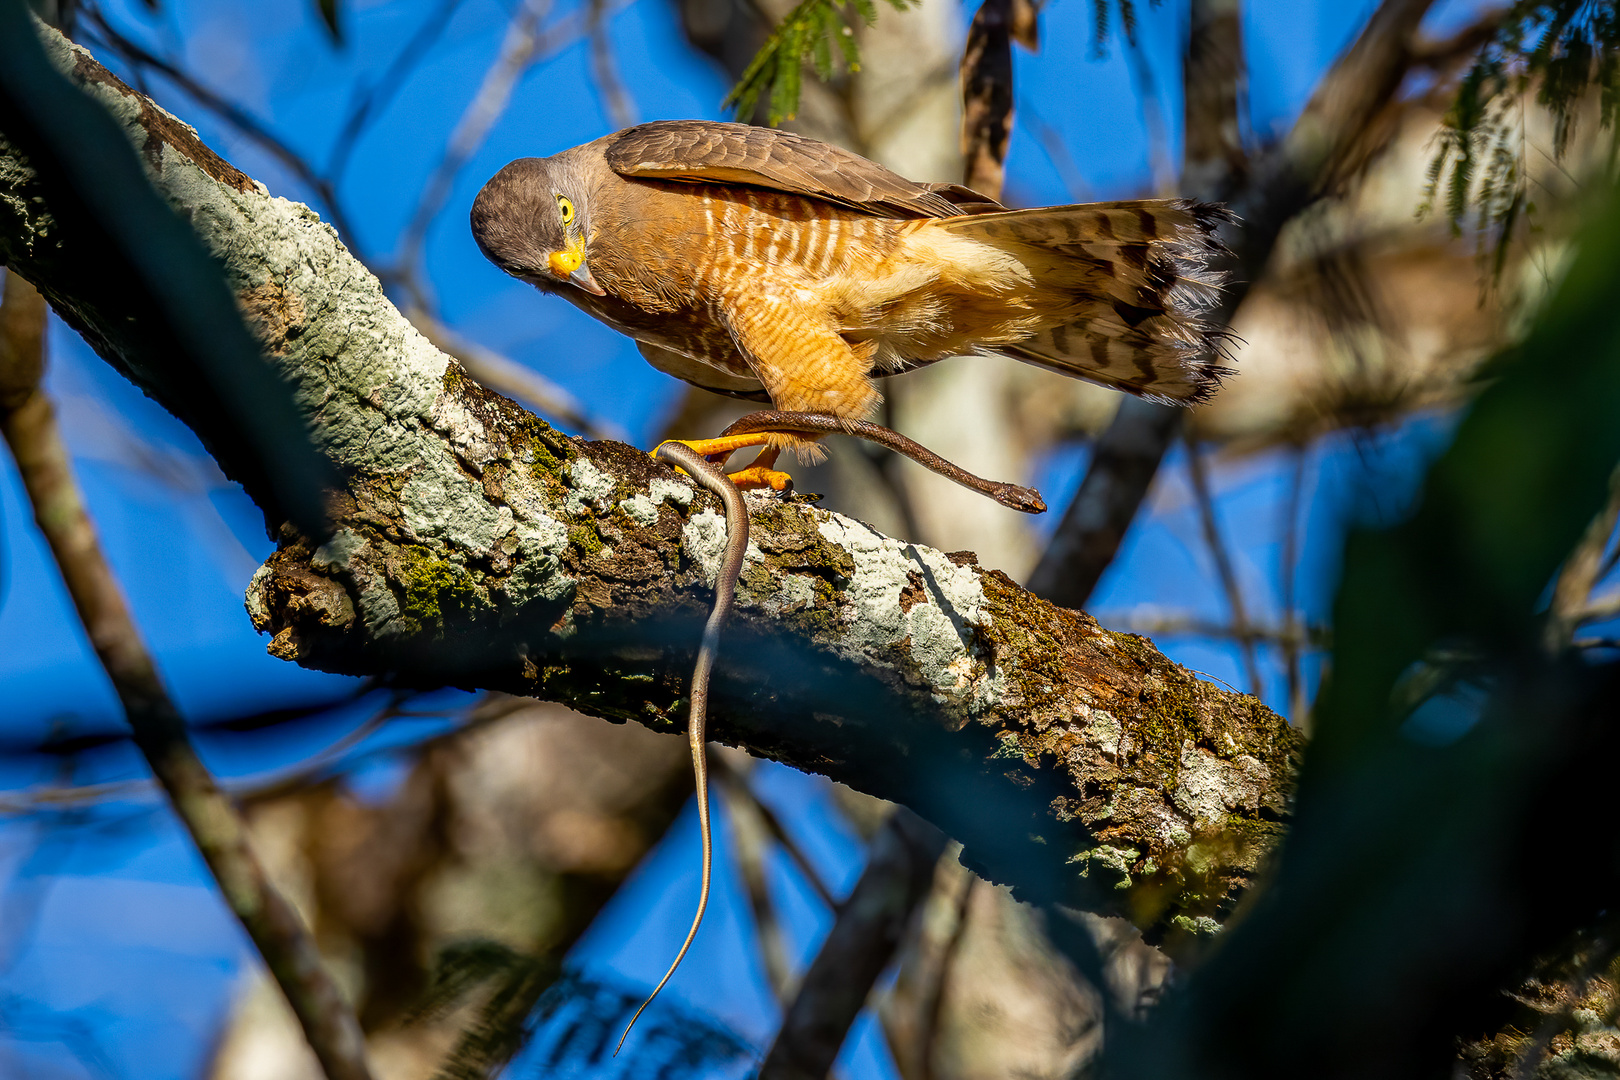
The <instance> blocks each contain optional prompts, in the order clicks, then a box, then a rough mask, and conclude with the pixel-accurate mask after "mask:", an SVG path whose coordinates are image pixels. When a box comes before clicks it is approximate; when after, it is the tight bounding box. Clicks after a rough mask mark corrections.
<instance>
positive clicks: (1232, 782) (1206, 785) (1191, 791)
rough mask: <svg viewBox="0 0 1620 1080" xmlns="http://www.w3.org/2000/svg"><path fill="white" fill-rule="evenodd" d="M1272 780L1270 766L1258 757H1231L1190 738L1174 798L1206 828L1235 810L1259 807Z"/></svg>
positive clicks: (1196, 823)
mask: <svg viewBox="0 0 1620 1080" xmlns="http://www.w3.org/2000/svg"><path fill="white" fill-rule="evenodd" d="M1270 783H1271V778H1270V775H1269V774H1268V772H1267V770H1266V767H1265V766H1264V765H1262V764H1261V763H1260V761H1259V760H1258V759H1257V758H1254V757H1252V756H1250V755H1248V754H1239V755H1238V756H1237V757H1236V758H1234V759H1233V760H1231V761H1227V760H1224V759H1222V758H1219V757H1217V756H1216V755H1214V754H1212V753H1210V752H1209V751H1208V750H1205V749H1203V748H1202V747H1199V746H1196V745H1194V744H1193V742H1192V741H1191V740H1188V741H1187V742H1185V743H1183V744H1182V747H1181V760H1180V772H1179V775H1178V777H1177V782H1176V788H1175V791H1174V792H1173V793H1172V794H1171V799H1172V801H1173V802H1174V803H1175V805H1176V807H1177V809H1179V810H1181V811H1182V812H1183V813H1185V814H1186V815H1187V816H1188V817H1189V818H1191V819H1192V822H1193V825H1194V827H1195V828H1199V829H1202V828H1206V827H1208V826H1210V825H1212V824H1219V823H1221V822H1224V821H1226V820H1227V818H1228V816H1229V815H1230V814H1231V812H1232V811H1235V810H1246V811H1251V812H1252V811H1255V810H1258V809H1259V808H1260V800H1261V796H1262V793H1263V792H1264V791H1265V790H1266V789H1267V787H1268V786H1269V785H1270Z"/></svg>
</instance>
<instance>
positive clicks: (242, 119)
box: [85, 8, 360, 251]
mask: <svg viewBox="0 0 1620 1080" xmlns="http://www.w3.org/2000/svg"><path fill="white" fill-rule="evenodd" d="M85 18H86V19H87V20H88V21H89V23H90V25H91V27H93V29H94V31H95V35H96V37H98V38H100V39H101V42H102V44H104V45H106V47H107V48H108V49H110V50H111V51H112V52H114V53H116V54H118V55H119V56H121V57H123V59H124V61H125V62H126V63H128V64H131V65H133V66H134V67H135V68H136V69H138V70H139V69H146V70H150V71H155V72H157V73H158V74H160V75H162V76H163V77H164V78H165V79H167V80H169V82H171V83H173V84H174V85H175V87H177V88H178V89H179V90H180V92H181V93H183V94H185V95H186V96H187V97H189V98H191V99H192V100H193V101H195V102H197V104H199V105H201V106H202V107H203V108H205V109H207V110H208V111H209V112H211V113H214V114H215V115H217V116H218V117H220V118H221V119H222V120H224V121H225V122H226V123H228V124H230V125H231V126H232V127H234V128H236V130H238V131H240V132H241V133H242V134H243V135H245V136H247V137H248V138H250V139H252V140H253V141H254V142H256V143H258V144H259V145H260V146H261V147H263V148H264V149H265V150H267V151H268V152H269V153H270V154H271V156H273V157H274V158H275V159H276V160H277V161H280V162H281V163H282V164H283V165H285V166H286V167H287V169H288V170H289V171H290V172H292V174H293V175H294V176H296V177H298V179H299V180H300V181H301V182H302V183H303V184H304V185H305V186H306V187H308V188H309V190H310V191H311V192H312V193H313V194H314V195H315V197H316V198H317V199H319V200H320V202H321V205H322V206H324V207H325V209H326V213H327V216H328V217H329V218H331V220H332V227H333V228H335V229H336V230H337V231H338V235H339V236H340V237H342V239H343V243H344V245H345V246H346V247H348V248H350V249H351V250H354V251H359V250H360V245H359V243H358V238H357V237H356V235H355V232H354V227H353V225H352V223H351V222H350V221H349V217H348V214H347V213H346V212H345V211H344V209H343V205H342V203H340V202H339V201H338V197H337V193H336V191H335V190H334V188H333V186H332V182H331V181H330V180H328V179H327V178H326V177H323V176H321V175H320V174H318V173H317V172H316V171H315V168H314V166H312V165H311V164H310V163H309V162H308V161H307V160H305V158H304V156H303V155H302V154H300V153H299V152H298V151H296V150H294V149H293V148H292V147H291V146H290V145H289V144H288V143H287V142H286V141H285V140H283V139H282V138H281V136H279V135H277V134H276V133H275V132H274V131H272V130H271V129H270V126H269V125H268V124H266V123H265V122H264V121H262V120H260V119H259V118H258V117H256V116H254V115H253V114H252V113H250V112H248V111H247V110H246V109H244V108H243V107H242V106H240V105H238V104H236V102H234V101H231V100H230V99H228V98H226V97H224V96H223V95H221V94H219V93H216V92H215V91H213V90H211V89H209V88H208V87H206V86H204V85H203V84H202V83H201V82H198V81H197V79H195V78H194V77H193V76H192V75H191V74H190V73H188V72H186V71H185V70H183V69H181V68H179V67H177V66H175V65H174V64H172V63H170V62H169V61H167V60H165V59H163V58H162V57H160V56H156V55H154V54H152V53H150V52H148V51H147V50H145V49H143V48H142V47H141V46H140V45H138V44H136V43H135V42H133V41H131V40H130V39H129V38H127V37H125V36H124V35H123V34H121V33H119V32H118V31H117V30H115V29H113V27H112V25H111V24H110V23H108V22H107V20H106V19H105V18H104V17H103V16H102V14H101V12H100V10H99V9H97V8H88V9H86V11H85Z"/></svg>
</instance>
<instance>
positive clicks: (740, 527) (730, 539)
mask: <svg viewBox="0 0 1620 1080" xmlns="http://www.w3.org/2000/svg"><path fill="white" fill-rule="evenodd" d="M653 456H654V457H656V458H658V459H659V460H661V461H667V462H668V463H669V464H671V465H678V466H680V467H681V468H682V469H684V470H685V471H686V473H687V474H688V475H690V476H691V477H692V479H694V480H696V481H697V482H698V483H700V484H702V485H703V486H704V487H706V488H708V489H709V490H710V491H712V492H714V493H715V494H716V495H718V496H719V497H720V501H721V502H722V503H724V504H725V508H726V550H725V555H724V556H723V557H722V558H721V560H720V573H719V574H718V575H717V576H716V578H715V582H714V606H713V607H712V608H710V609H709V621H708V622H706V623H704V624H703V641H702V643H701V644H699V645H698V654H697V663H696V664H694V665H693V667H692V690H691V695H690V696H691V702H692V709H691V713H690V716H689V718H688V720H687V728H686V739H687V742H688V744H689V745H690V746H691V749H692V774H693V775H694V776H695V777H696V778H697V809H698V828H699V830H700V831H701V832H702V834H703V873H702V877H701V879H700V884H699V886H698V903H697V912H696V913H695V914H694V915H693V916H692V928H691V929H690V930H688V931H687V932H686V940H685V941H683V942H681V951H680V952H678V953H676V954H675V959H674V961H672V962H671V963H670V965H669V970H668V971H666V972H664V977H663V978H662V979H659V980H658V985H657V986H655V987H653V992H652V993H651V994H648V995H647V1000H646V1001H644V1002H642V1003H641V1008H639V1009H637V1010H636V1015H634V1016H632V1017H631V1018H630V1023H628V1024H626V1025H625V1029H624V1034H623V1035H620V1036H619V1045H618V1047H617V1048H615V1049H614V1051H613V1053H614V1055H615V1056H617V1055H618V1053H619V1051H620V1050H622V1049H624V1040H625V1039H627V1038H629V1037H630V1029H631V1028H633V1027H635V1026H636V1021H637V1020H639V1019H641V1014H642V1013H643V1012H645V1011H646V1009H647V1006H648V1005H651V1004H652V1001H653V998H655V997H657V996H658V992H659V991H660V990H662V989H663V988H664V984H665V983H667V982H669V979H670V976H672V975H674V974H675V969H676V968H678V967H680V966H681V961H682V960H684V959H685V958H686V950H688V949H690V948H691V947H692V939H693V938H695V937H697V932H698V926H699V925H700V924H701V923H702V922H703V912H704V911H705V910H706V909H707V908H708V906H709V878H710V874H711V871H712V869H713V865H714V845H713V843H712V842H711V841H710V838H709V762H708V757H707V750H706V748H707V746H708V737H707V733H706V730H705V729H706V728H707V726H708V720H709V673H710V672H711V671H713V670H714V658H715V654H716V653H717V652H718V651H719V648H720V627H721V626H723V625H724V624H725V621H726V616H728V615H730V614H731V604H732V600H733V599H734V598H735V597H736V595H737V579H738V577H740V576H741V575H742V568H743V556H745V555H746V554H748V504H747V503H745V502H744V501H743V496H742V492H741V491H738V490H737V485H736V484H733V483H732V482H731V481H730V480H728V479H727V478H726V474H725V473H723V472H721V471H720V468H719V466H717V465H711V464H710V463H709V462H708V460H707V459H706V458H703V457H700V456H699V455H698V454H697V452H696V451H694V450H693V449H692V448H691V447H689V446H686V445H685V444H683V443H678V442H666V443H662V444H660V445H659V446H658V448H657V449H655V450H654V451H653Z"/></svg>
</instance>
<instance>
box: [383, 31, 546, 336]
mask: <svg viewBox="0 0 1620 1080" xmlns="http://www.w3.org/2000/svg"><path fill="white" fill-rule="evenodd" d="M550 10H551V0H523V4H522V5H521V6H520V7H519V8H518V10H517V11H516V13H514V14H513V16H512V21H511V22H510V23H508V24H507V27H506V37H505V39H504V40H502V42H501V50H500V52H499V53H498V54H497V56H496V58H495V62H494V63H493V64H491V65H490V68H489V70H488V71H486V72H485V73H484V80H483V82H482V83H481V84H479V87H478V93H477V94H475V95H473V99H472V101H471V102H469V103H468V105H467V108H466V109H465V111H463V112H462V114H461V119H460V120H459V121H457V123H456V128H455V130H454V131H453V132H451V134H450V142H449V144H448V145H447V146H446V147H445V152H444V157H443V158H441V159H440V161H439V165H438V167H437V168H436V169H434V170H433V175H432V176H430V177H429V178H428V182H427V183H426V184H425V185H423V187H422V194H421V197H420V198H419V199H418V200H417V203H416V210H415V212H414V213H412V215H411V219H410V222H409V223H408V224H407V225H406V226H405V231H404V232H403V233H402V234H401V237H400V242H399V251H398V254H397V256H396V258H395V263H394V273H395V275H396V276H397V277H398V278H400V279H401V280H402V282H404V281H406V280H407V279H408V281H409V282H414V284H408V285H407V287H408V288H411V289H412V291H413V292H419V291H420V282H417V281H415V274H414V268H415V267H416V265H417V261H418V259H419V258H420V255H421V250H422V242H423V241H424V240H425V239H426V237H427V230H428V226H429V225H431V224H432V223H433V219H434V218H436V217H438V215H439V211H440V210H441V209H442V208H443V206H444V201H445V199H447V198H449V196H450V187H451V185H452V184H453V183H454V182H455V179H456V177H457V176H458V175H459V174H460V173H461V170H462V169H463V168H464V167H465V166H466V164H467V161H468V159H469V158H471V157H472V155H473V153H474V152H476V151H477V149H478V148H479V147H480V146H482V145H483V144H484V140H485V139H486V138H488V137H489V133H490V130H491V129H493V128H494V126H495V122H496V121H497V120H499V119H500V118H501V115H502V114H503V113H505V112H506V107H507V105H509V104H510V103H511V101H512V91H513V89H514V88H515V87H516V86H517V82H518V79H520V78H521V77H522V76H523V73H524V72H525V71H528V70H529V68H530V67H531V66H532V65H533V64H535V63H536V62H537V61H539V60H540V59H542V58H543V55H544V53H543V50H544V46H545V43H546V38H545V33H544V31H543V30H542V25H541V24H542V23H543V22H544V21H545V17H546V14H547V13H548V12H549V11H550ZM415 299H416V300H417V302H418V303H419V305H420V306H421V307H424V308H426V307H428V306H429V305H428V304H427V303H426V302H425V297H423V296H417V297H415Z"/></svg>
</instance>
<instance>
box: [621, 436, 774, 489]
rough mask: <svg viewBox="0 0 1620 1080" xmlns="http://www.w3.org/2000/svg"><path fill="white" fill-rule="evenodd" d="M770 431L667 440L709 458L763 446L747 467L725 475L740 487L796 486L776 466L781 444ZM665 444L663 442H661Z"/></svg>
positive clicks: (722, 459)
mask: <svg viewBox="0 0 1620 1080" xmlns="http://www.w3.org/2000/svg"><path fill="white" fill-rule="evenodd" d="M770 439H771V433H770V432H767V431H759V432H752V433H750V434H747V435H727V436H724V437H723V438H719V439H666V440H665V442H677V443H680V444H681V445H682V446H689V447H691V448H692V450H693V451H695V452H696V453H698V454H701V455H702V456H703V457H706V458H719V459H720V460H721V461H724V460H725V458H726V457H729V456H730V455H731V454H732V453H733V452H734V451H737V450H742V449H744V448H746V447H749V446H763V447H764V448H765V449H763V450H761V451H760V452H759V456H758V457H756V458H755V459H754V460H753V462H752V463H751V464H750V465H749V466H748V467H747V468H745V469H740V470H738V471H737V472H734V473H727V474H726V479H728V480H730V481H731V482H732V483H733V484H736V485H737V486H738V487H740V488H743V489H745V490H747V489H759V488H769V489H770V490H772V491H787V490H788V489H789V488H791V487H792V486H793V478H792V477H791V476H789V475H788V474H787V473H785V472H781V471H780V470H777V469H773V468H772V467H771V466H773V465H775V464H776V458H777V455H778V454H780V453H781V452H782V451H781V449H780V448H778V447H775V446H771V445H770ZM658 445H659V446H662V445H663V443H659V444H658ZM652 452H653V456H654V457H656V456H658V447H656V446H655V447H653V451H652Z"/></svg>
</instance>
